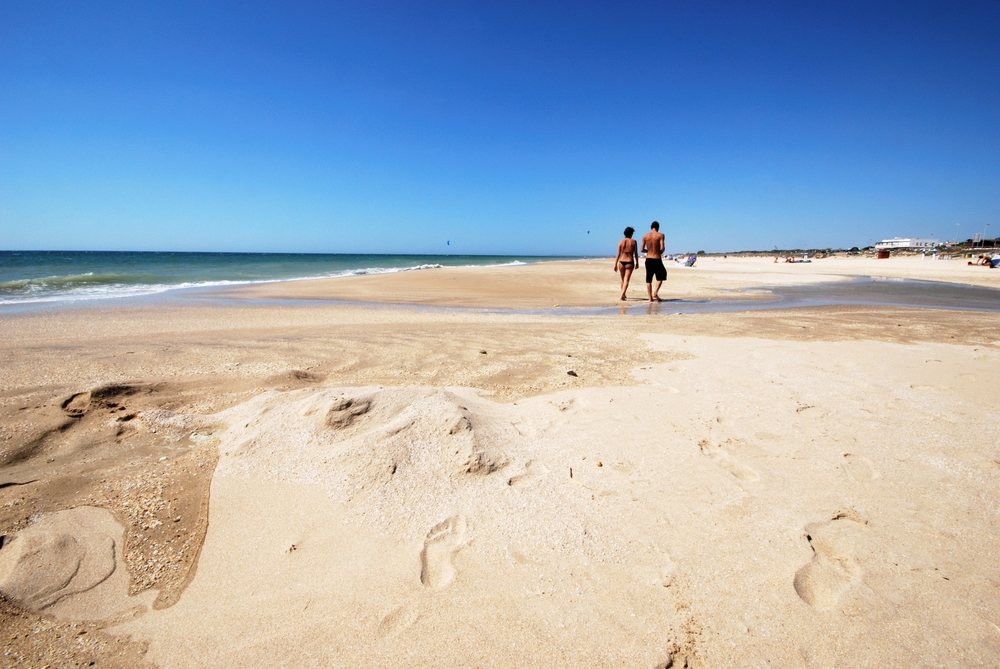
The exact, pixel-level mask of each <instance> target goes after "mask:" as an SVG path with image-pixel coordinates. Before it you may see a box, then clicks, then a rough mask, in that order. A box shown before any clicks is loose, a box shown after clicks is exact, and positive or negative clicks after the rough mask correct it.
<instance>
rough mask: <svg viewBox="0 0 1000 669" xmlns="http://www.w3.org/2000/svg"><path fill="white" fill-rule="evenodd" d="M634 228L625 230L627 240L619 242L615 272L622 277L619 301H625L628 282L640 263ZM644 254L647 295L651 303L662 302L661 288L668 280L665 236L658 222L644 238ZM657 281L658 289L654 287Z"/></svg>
mask: <svg viewBox="0 0 1000 669" xmlns="http://www.w3.org/2000/svg"><path fill="white" fill-rule="evenodd" d="M634 232H635V229H634V228H631V227H629V228H625V239H623V240H621V241H620V242H618V255H617V256H615V271H616V272H618V273H619V274H620V275H621V277H622V294H621V297H619V298H618V299H620V300H622V301H625V300H626V299H628V298H627V296H626V295H625V293H626V292H627V291H628V282H629V280H631V278H632V271H633V270H635V267H636V265H637V264H638V262H639V253H638V250H637V247H638V244H637V242H636V241H635V240H634V239H632V234H633V233H634ZM642 252H643V253H645V254H646V295H647V297H649V301H650V302H661V301H662V300H660V286H661V285H663V282H664V281H665V280H666V278H667V268H666V267H664V266H663V234H662V233H660V224H659V223H657V222H656V221H653V223H652V224H651V225H650V226H649V232H647V233H646V234H645V235H643V236H642ZM653 279H656V287H655V288H654V287H653Z"/></svg>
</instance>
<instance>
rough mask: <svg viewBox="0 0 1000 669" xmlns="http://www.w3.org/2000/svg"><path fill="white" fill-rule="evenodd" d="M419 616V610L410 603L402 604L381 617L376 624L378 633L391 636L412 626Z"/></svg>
mask: <svg viewBox="0 0 1000 669" xmlns="http://www.w3.org/2000/svg"><path fill="white" fill-rule="evenodd" d="M419 617H420V612H419V611H418V610H417V608H416V607H415V606H413V605H412V604H403V605H402V606H400V607H399V608H397V609H395V610H394V611H393V612H392V613H390V614H389V615H387V616H386V617H385V618H382V622H380V623H379V626H378V634H379V636H382V637H393V636H396V635H397V634H399V633H400V632H402V631H403V630H405V629H407V628H408V627H412V626H413V624H414V623H416V622H417V619H418V618H419Z"/></svg>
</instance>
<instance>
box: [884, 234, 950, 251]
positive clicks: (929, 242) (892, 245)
mask: <svg viewBox="0 0 1000 669" xmlns="http://www.w3.org/2000/svg"><path fill="white" fill-rule="evenodd" d="M940 244H941V242H939V241H938V240H936V239H915V238H913V237H905V238H903V239H900V238H899V237H893V238H892V239H883V240H882V241H880V242H879V243H878V244H876V245H875V248H876V249H886V250H888V249H916V250H917V251H924V250H928V251H929V250H930V249H933V248H934V247H936V246H938V245H940Z"/></svg>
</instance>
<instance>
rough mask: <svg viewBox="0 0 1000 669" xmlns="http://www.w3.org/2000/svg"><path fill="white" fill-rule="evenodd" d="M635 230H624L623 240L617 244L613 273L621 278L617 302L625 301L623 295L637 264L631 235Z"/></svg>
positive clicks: (637, 259)
mask: <svg viewBox="0 0 1000 669" xmlns="http://www.w3.org/2000/svg"><path fill="white" fill-rule="evenodd" d="M634 233H635V228H631V227H630V228H625V238H624V239H622V240H621V241H620V242H618V255H617V256H615V271H616V272H619V273H620V274H621V277H622V294H621V297H619V298H618V299H619V300H622V301H624V300H626V299H627V298H626V296H625V293H626V292H627V291H628V282H629V281H630V280H631V279H632V272H633V271H634V270H635V266H636V264H637V263H638V262H639V254H638V252H637V251H636V246H637V245H636V243H635V240H634V239H632V235H633V234H634Z"/></svg>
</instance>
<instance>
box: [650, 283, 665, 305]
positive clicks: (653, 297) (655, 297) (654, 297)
mask: <svg viewBox="0 0 1000 669" xmlns="http://www.w3.org/2000/svg"><path fill="white" fill-rule="evenodd" d="M650 285H652V284H650ZM662 285H663V282H662V281H657V282H656V290H654V291H653V294H652V295H650V297H649V301H650V302H652V301H654V300H655V301H657V302H660V286H662Z"/></svg>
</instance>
